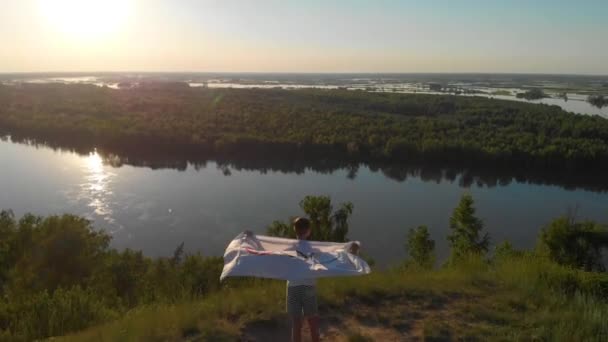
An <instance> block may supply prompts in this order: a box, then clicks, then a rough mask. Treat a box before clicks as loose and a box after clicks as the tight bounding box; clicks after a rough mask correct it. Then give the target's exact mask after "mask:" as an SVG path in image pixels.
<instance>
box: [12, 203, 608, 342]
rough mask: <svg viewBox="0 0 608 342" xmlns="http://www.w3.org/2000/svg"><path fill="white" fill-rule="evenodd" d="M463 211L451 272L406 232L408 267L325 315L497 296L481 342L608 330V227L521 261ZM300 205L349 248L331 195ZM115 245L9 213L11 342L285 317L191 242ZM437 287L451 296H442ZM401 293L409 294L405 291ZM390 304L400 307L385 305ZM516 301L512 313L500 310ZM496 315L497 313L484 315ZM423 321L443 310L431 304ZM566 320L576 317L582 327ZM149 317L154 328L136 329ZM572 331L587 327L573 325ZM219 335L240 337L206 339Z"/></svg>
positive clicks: (559, 235) (76, 225)
mask: <svg viewBox="0 0 608 342" xmlns="http://www.w3.org/2000/svg"><path fill="white" fill-rule="evenodd" d="M455 205H456V206H455V208H454V210H453V213H452V215H451V217H450V220H449V227H446V233H447V234H446V235H447V239H448V242H449V248H450V256H449V258H448V259H447V260H439V262H440V263H441V264H442V265H443V266H442V267H440V268H439V269H438V270H434V269H436V266H438V264H439V263H438V262H437V261H438V260H436V257H435V241H434V240H432V239H431V237H430V235H429V231H428V228H427V227H426V226H420V227H416V228H411V229H409V231H408V230H407V229H408V228H409V227H404V233H403V236H404V242H405V243H404V245H405V247H406V249H407V251H408V254H409V258H408V260H405V261H404V262H403V263H400V264H397V265H395V266H394V268H392V269H389V270H380V269H374V272H373V274H372V275H371V276H367V277H361V278H359V277H357V279H353V280H352V281H351V282H347V281H345V280H343V279H340V280H333V279H330V280H328V281H327V282H321V284H320V291H321V294H322V300H323V302H324V303H325V304H324V306H322V307H321V309H322V310H323V314H324V315H328V314H329V313H330V312H334V313H337V314H338V317H340V319H342V318H343V316H344V315H348V312H349V311H351V310H350V309H349V306H348V305H344V302H345V301H346V302H348V303H351V304H352V303H357V302H358V301H363V300H367V302H368V303H376V305H386V306H384V307H379V308H376V310H377V311H379V312H384V313H385V314H388V313H390V312H391V308H392V305H393V304H394V303H395V302H394V301H395V300H396V299H397V298H400V297H401V296H404V293H409V294H410V295H409V296H410V297H407V301H408V302H410V303H413V302H412V301H414V302H415V301H416V298H418V299H424V300H429V299H430V300H432V303H437V302H438V301H441V300H443V299H442V296H439V297H437V295H438V292H445V291H447V292H448V295H449V296H452V297H453V296H456V295H458V296H463V295H467V293H468V292H469V291H473V293H475V296H476V297H475V298H477V299H476V301H477V300H478V299H479V298H481V297H480V295H481V293H486V295H487V296H489V297H488V298H487V300H488V301H490V302H484V303H481V304H480V305H479V307H473V308H472V307H465V308H463V310H464V313H466V312H470V311H471V310H480V309H482V308H483V307H486V309H484V310H486V311H484V312H486V314H485V315H492V317H494V315H498V316H499V317H501V321H500V322H499V323H500V324H499V325H498V326H494V325H495V322H494V321H493V320H491V319H489V320H486V319H484V318H483V317H476V316H475V317H469V316H466V315H465V316H463V318H462V319H464V321H466V322H467V324H465V325H466V326H470V325H471V324H473V325H474V324H480V327H479V328H481V327H482V326H485V327H486V328H488V325H489V328H488V329H487V330H488V331H486V332H482V335H481V336H478V338H476V339H475V340H487V338H488V336H486V337H485V338H484V337H483V336H485V335H484V334H492V330H493V329H504V330H506V331H508V333H509V334H523V336H527V337H532V336H536V337H538V336H542V337H543V338H542V340H554V338H553V337H556V336H562V337H564V338H565V337H569V338H573V340H580V339H579V338H582V339H583V340H588V338H589V337H593V336H597V334H599V333H602V332H606V331H605V328H606V326H605V319H606V317H608V306H606V300H607V299H608V278H607V276H606V273H605V272H602V271H604V270H605V268H604V264H602V257H603V255H602V248H603V247H605V246H606V245H608V236H607V233H608V229H607V227H606V226H605V225H602V224H599V223H596V222H592V221H578V220H575V219H573V218H571V217H560V218H557V219H556V220H554V221H553V222H551V223H549V224H548V225H547V226H545V227H543V228H542V231H541V233H540V235H539V240H538V246H537V247H536V248H535V249H534V250H532V251H521V250H516V249H515V248H514V247H513V246H512V245H511V244H510V243H509V242H502V243H500V244H496V243H493V242H492V241H491V237H490V236H488V235H487V234H486V233H485V226H484V223H483V221H482V220H480V219H479V218H478V217H476V210H475V203H474V200H473V198H472V197H471V196H470V195H468V194H465V195H463V197H462V198H461V200H460V202H459V203H457V204H455ZM300 207H301V209H302V211H303V212H304V213H305V214H306V216H308V217H309V218H310V219H311V223H312V230H313V238H314V239H316V240H322V241H346V240H347V239H348V238H349V237H350V236H349V219H350V216H351V215H352V213H353V210H354V208H353V205H352V204H351V203H342V204H340V205H339V206H336V207H334V205H333V204H332V201H331V199H330V198H329V197H326V196H306V197H305V198H304V199H302V201H301V202H300ZM267 233H268V234H270V235H276V236H291V237H292V236H293V229H292V227H291V224H290V223H289V222H283V221H275V222H273V223H271V224H270V225H269V226H268V227H267ZM110 238H111V237H110V236H109V235H108V234H107V233H105V232H103V231H99V230H96V229H95V228H94V227H92V226H91V222H89V221H88V220H86V219H84V218H81V217H77V216H73V215H67V214H66V215H62V216H48V217H39V216H34V215H30V214H26V215H24V216H23V217H21V218H16V217H15V216H14V215H13V213H12V212H10V211H1V212H0V341H4V340H7V341H22V340H23V341H26V340H34V339H40V338H45V337H49V336H59V335H64V334H67V333H70V332H74V331H78V330H81V329H84V328H87V327H90V326H92V325H96V324H102V323H104V322H113V321H115V322H119V324H126V326H121V325H119V326H118V327H117V328H114V329H112V328H108V327H102V328H100V331H97V332H94V333H93V336H89V337H88V338H87V337H85V338H81V340H100V341H103V340H138V341H139V340H141V341H147V340H182V339H189V338H190V337H192V336H193V335H194V337H196V336H198V337H199V339H200V340H213V341H216V340H222V341H223V340H229V341H234V340H237V339H239V338H238V336H239V334H241V333H242V332H241V330H240V329H242V327H243V324H246V323H247V322H249V321H252V320H256V319H261V318H263V317H268V315H269V314H270V315H276V314H277V312H281V311H282V310H283V308H284V302H282V300H283V299H284V298H282V296H284V292H285V289H284V286H285V284H284V282H280V281H271V280H263V279H250V278H230V279H228V280H226V281H224V282H222V283H220V282H219V275H220V273H221V269H222V266H223V260H222V258H219V257H213V256H203V255H202V254H200V253H197V254H184V245H183V244H182V245H180V246H176V247H177V248H176V249H175V252H174V254H173V256H171V257H168V258H166V257H163V258H156V259H153V258H150V257H147V256H145V255H143V254H142V252H140V251H133V250H129V249H127V250H124V251H117V250H114V249H111V248H110V247H109V242H110ZM371 257H373V256H371ZM366 258H369V256H367V257H366ZM472 260H473V261H474V265H475V266H474V267H473V268H472V265H471V261H472ZM397 279H399V281H396V280H397ZM436 284H442V286H441V287H440V288H439V289H438V288H437V287H436ZM505 284H510V285H508V286H507V285H505ZM400 286H405V288H408V287H409V290H407V291H405V292H404V290H403V289H402V288H401V287H400ZM332 289H334V290H333V291H337V292H336V293H333V294H331V295H328V294H327V293H326V291H332ZM336 289H337V290H336ZM501 294H502V295H501ZM385 296H389V298H390V302H388V303H385V302H383V298H385ZM406 296H407V295H406ZM411 296H413V297H411ZM503 296H506V298H503ZM556 299H557V300H556ZM505 300H506V301H507V303H506V304H508V305H507V306H501V305H502V304H501V302H502V301H505ZM476 301H475V302H476ZM581 301H582V303H583V304H584V305H583V306H581V305H580V303H581ZM190 303H194V304H190ZM382 303H385V304H382ZM509 303H511V304H509ZM514 303H515V304H516V305H517V306H516V311H514V308H513V305H515V304H514ZM488 307H491V308H493V309H492V310H495V311H493V312H490V311H487V308H488ZM555 307H558V308H559V310H558V313H559V314H558V315H557V316H555V317H547V316H546V314H540V313H542V312H546V311H551V308H555ZM411 309H412V308H410V310H411ZM336 310H343V311H339V312H336ZM423 310H426V311H428V310H432V306H430V307H429V306H425V307H424V308H423ZM581 310H582V311H581ZM150 312H151V313H150ZM568 312H570V313H574V312H576V315H575V316H574V317H576V319H574V318H573V316H571V315H569V314H567V313H568ZM142 313H143V314H146V313H147V315H152V317H150V316H143V317H141V321H137V320H135V321H134V319H135V317H139V315H140V314H142ZM510 313H512V314H513V316H512V317H511V316H509V315H510ZM159 315H160V316H159ZM396 315H397V316H396V317H394V319H402V318H403V317H401V316H403V315H402V313H401V312H397V313H396ZM522 315H524V316H522ZM484 317H485V316H484ZM526 317H528V318H526ZM275 319H276V317H275ZM391 319H393V318H391ZM522 319H525V320H526V321H525V323H526V324H522V323H523V322H522ZM572 319H574V322H576V325H573V326H572V327H571V328H567V327H564V323H565V322H566V321H568V322H570V320H572ZM385 320H386V318H385ZM120 322H122V323H120ZM493 322H494V323H493ZM459 324H460V323H459ZM566 326H567V324H566ZM539 327H542V328H543V329H542V332H539V330H538V329H539ZM275 328H276V326H275ZM476 329H477V330H476ZM602 329H604V330H602ZM222 330H224V334H226V331H229V332H230V335H229V336H228V337H227V336H224V337H223V338H219V337H217V336H216V337H211V336H209V335H207V334H212V333H218V331H222ZM469 330H470V331H469V332H467V333H475V334H480V330H479V329H478V328H475V329H473V328H471V329H469ZM501 331H502V330H501ZM431 333H437V332H436V331H431ZM461 333H462V331H461ZM538 334H540V335H538ZM560 334H561V335H560ZM104 336H105V337H104ZM502 338H504V336H502ZM76 340H79V339H76ZM501 340H502V339H501ZM524 340H529V338H524ZM566 340H570V339H566Z"/></svg>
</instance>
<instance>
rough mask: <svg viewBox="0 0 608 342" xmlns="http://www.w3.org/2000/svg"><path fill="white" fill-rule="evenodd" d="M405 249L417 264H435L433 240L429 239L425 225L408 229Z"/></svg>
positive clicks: (422, 265)
mask: <svg viewBox="0 0 608 342" xmlns="http://www.w3.org/2000/svg"><path fill="white" fill-rule="evenodd" d="M405 249H406V250H407V252H408V254H409V256H410V259H411V261H413V262H414V263H415V264H416V265H417V266H420V267H423V268H431V267H433V265H434V264H435V241H433V240H431V238H430V234H429V230H428V228H427V227H426V226H419V227H418V228H416V229H414V228H411V229H410V231H409V233H408V235H407V242H406V244H405Z"/></svg>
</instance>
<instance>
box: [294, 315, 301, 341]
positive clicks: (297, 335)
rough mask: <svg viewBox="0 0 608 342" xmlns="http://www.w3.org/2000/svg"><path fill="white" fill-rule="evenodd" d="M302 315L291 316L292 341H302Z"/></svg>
mask: <svg viewBox="0 0 608 342" xmlns="http://www.w3.org/2000/svg"><path fill="white" fill-rule="evenodd" d="M302 321H303V320H302V316H291V341H292V342H300V341H302Z"/></svg>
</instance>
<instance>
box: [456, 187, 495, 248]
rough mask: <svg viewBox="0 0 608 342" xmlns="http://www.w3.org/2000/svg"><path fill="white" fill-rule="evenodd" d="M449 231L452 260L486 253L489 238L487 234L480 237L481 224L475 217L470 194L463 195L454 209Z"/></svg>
mask: <svg viewBox="0 0 608 342" xmlns="http://www.w3.org/2000/svg"><path fill="white" fill-rule="evenodd" d="M450 229H451V233H450V234H449V235H448V241H449V244H450V248H451V257H452V259H453V260H455V259H459V258H461V257H463V256H466V255H471V254H476V255H481V254H485V253H486V252H487V251H488V246H489V244H490V237H489V235H488V233H485V234H483V236H480V235H481V233H482V230H483V222H482V221H481V220H480V219H479V218H477V217H476V216H475V207H474V201H473V197H472V196H471V195H470V194H464V195H463V196H462V198H461V199H460V203H459V204H458V206H457V207H456V208H455V209H454V212H453V213H452V216H451V217H450Z"/></svg>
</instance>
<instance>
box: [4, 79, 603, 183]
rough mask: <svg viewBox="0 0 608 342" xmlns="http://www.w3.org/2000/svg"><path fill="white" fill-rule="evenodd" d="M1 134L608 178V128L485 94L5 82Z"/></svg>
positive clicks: (73, 142) (79, 144)
mask: <svg viewBox="0 0 608 342" xmlns="http://www.w3.org/2000/svg"><path fill="white" fill-rule="evenodd" d="M0 132H2V133H4V134H8V135H13V136H18V137H20V139H24V138H33V139H36V140H37V141H39V142H45V143H49V144H51V145H53V144H59V145H62V146H66V145H67V146H73V147H74V148H83V147H88V148H91V147H96V148H98V149H105V150H109V151H113V150H114V151H116V150H118V151H122V152H125V151H128V152H131V154H133V153H136V152H137V151H140V150H147V151H165V152H167V153H169V154H170V153H172V151H188V154H191V155H204V156H211V155H215V156H229V157H231V158H232V157H239V156H243V157H249V156H251V155H268V154H272V155H275V154H276V155H293V154H303V155H306V156H307V158H308V157H309V158H312V159H316V160H323V159H327V158H339V159H340V160H345V161H348V162H362V161H365V162H370V161H372V162H391V163H392V162H399V163H412V162H417V161H424V162H439V163H446V164H449V163H452V164H454V163H457V164H459V165H492V167H496V168H499V167H516V168H517V169H519V170H532V169H533V170H541V171H542V172H556V170H560V171H559V172H565V171H568V172H574V171H575V170H576V171H577V172H578V171H581V170H582V171H583V172H588V171H590V170H591V171H593V172H602V171H605V170H608V120H606V119H604V118H601V117H598V116H583V115H575V114H572V113H567V112H565V111H563V110H561V109H560V108H559V107H557V106H549V105H540V104H528V103H520V102H515V101H501V100H495V99H486V98H481V97H458V96H447V95H446V96H443V95H440V96H438V95H422V94H391V93H367V92H363V91H347V90H319V89H306V90H281V89H202V88H189V87H182V86H176V85H175V84H173V83H170V84H167V86H163V85H162V84H161V85H158V86H146V87H138V88H133V89H123V90H114V89H109V88H102V87H97V86H93V85H63V84H45V85H41V84H22V85H18V86H0Z"/></svg>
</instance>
